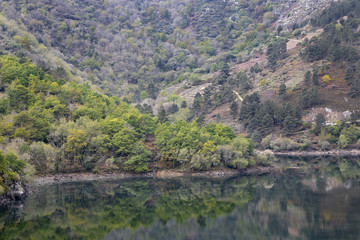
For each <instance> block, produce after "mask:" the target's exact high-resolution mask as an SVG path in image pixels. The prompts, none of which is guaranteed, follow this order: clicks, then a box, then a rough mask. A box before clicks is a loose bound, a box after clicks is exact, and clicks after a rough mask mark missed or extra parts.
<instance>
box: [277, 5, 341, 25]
mask: <svg viewBox="0 0 360 240" xmlns="http://www.w3.org/2000/svg"><path fill="white" fill-rule="evenodd" d="M275 2H279V3H280V2H283V1H281V0H278V1H275ZM332 2H335V1H334V0H289V1H286V2H285V3H280V4H278V5H275V7H274V15H275V16H277V17H278V21H277V24H276V27H277V26H283V27H284V28H287V29H289V30H290V29H292V27H293V25H294V24H298V25H301V24H305V25H306V24H307V22H308V21H310V19H311V18H313V17H315V16H316V15H318V14H320V13H321V12H322V11H323V10H324V9H325V8H327V7H329V6H330V4H331V3H332Z"/></svg>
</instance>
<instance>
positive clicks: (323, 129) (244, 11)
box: [0, 0, 360, 194]
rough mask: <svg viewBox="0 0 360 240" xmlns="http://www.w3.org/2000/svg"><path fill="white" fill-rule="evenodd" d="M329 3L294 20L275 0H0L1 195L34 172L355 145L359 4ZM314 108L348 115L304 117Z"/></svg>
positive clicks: (265, 157) (225, 159) (260, 158)
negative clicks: (296, 74) (291, 66)
mask: <svg viewBox="0 0 360 240" xmlns="http://www.w3.org/2000/svg"><path fill="white" fill-rule="evenodd" d="M309 1H310V0H309ZM330 2H332V1H320V2H319V4H318V5H319V6H322V8H323V9H316V11H315V10H314V11H310V12H306V10H304V11H305V12H303V13H302V14H304V13H305V14H308V15H309V17H308V18H306V19H303V18H302V17H301V15H300V13H298V12H295V13H292V12H291V9H292V8H293V7H294V6H295V7H299V5H296V4H298V2H297V1H291V2H290V1H283V0H274V1H267V0H251V1H250V0H249V1H245V0H238V1H237V0H231V1H228V0H224V1H211V0H198V1H195V0H185V1H162V0H135V1H128V0H103V1H94V0H87V1H78V0H66V1H59V0H22V1H15V0H9V1H0V3H1V5H0V11H1V13H0V55H1V56H0V150H1V152H0V194H3V193H5V192H6V191H7V190H8V188H9V186H10V185H12V184H13V183H15V182H16V181H18V180H20V179H21V180H27V179H29V178H31V176H33V175H34V174H53V173H59V172H83V171H92V172H104V171H129V172H135V173H140V172H148V171H154V170H158V169H174V168H176V169H180V170H186V171H203V170H209V169H212V168H213V169H214V168H215V169H219V168H233V169H244V168H247V167H250V166H255V165H266V164H268V163H269V160H271V159H272V156H273V155H272V154H270V153H269V152H271V151H269V152H267V153H266V154H264V153H260V152H255V149H256V148H257V149H260V150H265V149H271V150H272V151H291V150H327V149H332V148H357V147H359V146H360V128H359V127H358V126H357V125H356V122H357V120H358V118H359V116H360V114H359V111H358V106H359V104H360V100H359V95H360V94H359V92H360V78H359V77H360V55H359V43H360V39H359V37H360V28H359V25H360V14H359V13H360V10H359V8H360V3H359V2H358V1H356V0H347V1H342V2H332V3H331V4H330ZM300 7H301V6H300ZM304 9H306V8H305V7H304ZM320 10H323V11H322V12H320ZM290 13H291V14H290ZM316 13H319V14H318V15H317V16H315V15H316ZM296 14H299V16H300V17H299V16H298V17H297V18H295V20H291V21H290V20H288V21H287V22H283V20H284V19H286V17H288V19H293V18H290V17H294V16H295V17H296ZM293 15H294V16H293ZM280 20H281V21H282V22H281V21H280ZM317 30H320V34H317V35H315V36H313V37H312V38H307V37H306V36H308V35H309V34H314V32H315V33H316V31H317ZM294 42H296V43H297V45H296V46H295V47H294V48H290V47H289V44H290V43H294ZM294 62H297V63H298V64H299V65H301V68H300V67H299V68H298V69H291V70H289V69H288V68H289V67H288V64H290V63H294ZM250 63H252V64H250ZM292 71H293V72H300V73H301V76H300V78H299V77H297V78H296V79H295V80H294V79H293V78H291V74H292V73H291V72H292ZM294 82H295V84H294ZM186 91H189V92H190V93H191V94H188V95H186V94H185V93H186ZM335 91H336V92H335ZM333 93H336V94H333ZM329 99H330V100H329ZM339 99H340V100H341V101H346V103H344V104H342V105H341V104H340V103H339V102H340V100H339ZM344 99H345V100H344ZM316 107H323V108H324V107H330V108H334V109H335V110H337V111H345V110H349V114H348V117H347V118H346V119H338V121H336V124H335V123H334V124H327V119H326V116H325V115H326V114H324V113H322V112H318V113H317V114H315V115H316V116H315V117H313V119H312V120H306V121H305V120H304V116H305V115H307V114H309V112H311V111H312V109H314V108H316ZM336 120H337V119H336Z"/></svg>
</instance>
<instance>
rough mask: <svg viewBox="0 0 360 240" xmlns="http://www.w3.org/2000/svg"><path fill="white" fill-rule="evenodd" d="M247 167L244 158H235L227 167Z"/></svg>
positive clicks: (247, 163) (246, 161)
mask: <svg viewBox="0 0 360 240" xmlns="http://www.w3.org/2000/svg"><path fill="white" fill-rule="evenodd" d="M248 165H249V162H248V160H246V159H245V158H236V159H234V160H232V161H230V162H229V166H230V167H232V168H235V169H243V168H246V167H247V166H248Z"/></svg>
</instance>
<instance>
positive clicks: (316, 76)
mask: <svg viewBox="0 0 360 240" xmlns="http://www.w3.org/2000/svg"><path fill="white" fill-rule="evenodd" d="M312 80H313V84H314V85H315V86H318V85H319V76H318V69H315V70H314V73H313V77H312Z"/></svg>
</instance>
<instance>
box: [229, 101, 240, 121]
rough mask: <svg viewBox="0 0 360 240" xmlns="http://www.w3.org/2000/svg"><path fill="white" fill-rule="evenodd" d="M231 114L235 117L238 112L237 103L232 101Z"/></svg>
mask: <svg viewBox="0 0 360 240" xmlns="http://www.w3.org/2000/svg"><path fill="white" fill-rule="evenodd" d="M230 110H231V115H232V116H233V118H236V117H237V115H238V112H239V105H238V103H237V102H232V103H231V105H230Z"/></svg>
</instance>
